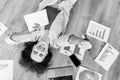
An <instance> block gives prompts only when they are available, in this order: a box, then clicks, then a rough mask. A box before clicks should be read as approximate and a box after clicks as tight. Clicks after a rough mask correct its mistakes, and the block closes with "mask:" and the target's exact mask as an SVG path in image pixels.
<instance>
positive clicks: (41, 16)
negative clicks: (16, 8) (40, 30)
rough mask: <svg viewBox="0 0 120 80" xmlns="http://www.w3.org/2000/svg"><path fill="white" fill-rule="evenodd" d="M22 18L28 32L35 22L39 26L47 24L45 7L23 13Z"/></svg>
mask: <svg viewBox="0 0 120 80" xmlns="http://www.w3.org/2000/svg"><path fill="white" fill-rule="evenodd" d="M24 19H25V22H26V24H27V26H28V30H29V31H30V32H31V31H33V30H34V29H33V27H34V26H35V23H37V24H39V25H40V26H41V27H44V26H45V25H47V24H49V20H48V16H47V11H46V9H44V10H41V11H38V12H34V13H31V14H27V15H24Z"/></svg>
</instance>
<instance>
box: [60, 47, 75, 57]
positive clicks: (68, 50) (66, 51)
mask: <svg viewBox="0 0 120 80" xmlns="http://www.w3.org/2000/svg"><path fill="white" fill-rule="evenodd" d="M74 48H75V45H68V46H61V48H60V53H62V54H65V55H67V56H69V55H71V54H73V52H74Z"/></svg>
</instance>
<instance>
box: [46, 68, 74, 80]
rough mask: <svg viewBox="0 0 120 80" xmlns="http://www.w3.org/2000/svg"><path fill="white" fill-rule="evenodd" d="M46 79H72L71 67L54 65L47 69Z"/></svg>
mask: <svg viewBox="0 0 120 80" xmlns="http://www.w3.org/2000/svg"><path fill="white" fill-rule="evenodd" d="M47 80H73V67H72V66H65V67H56V68H50V69H48V70H47Z"/></svg>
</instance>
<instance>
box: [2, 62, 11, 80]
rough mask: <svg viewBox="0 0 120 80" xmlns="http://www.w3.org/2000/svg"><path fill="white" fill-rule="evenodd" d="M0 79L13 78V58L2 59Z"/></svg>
mask: <svg viewBox="0 0 120 80" xmlns="http://www.w3.org/2000/svg"><path fill="white" fill-rule="evenodd" d="M0 80H13V60H0Z"/></svg>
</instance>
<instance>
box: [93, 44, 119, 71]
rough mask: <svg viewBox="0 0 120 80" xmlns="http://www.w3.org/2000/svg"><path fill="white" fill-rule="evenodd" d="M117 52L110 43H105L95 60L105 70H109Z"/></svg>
mask: <svg viewBox="0 0 120 80" xmlns="http://www.w3.org/2000/svg"><path fill="white" fill-rule="evenodd" d="M118 55H119V52H118V51H117V50H116V49H115V48H113V47H112V46H111V45H110V44H108V43H106V45H105V46H104V48H103V49H102V51H101V52H100V54H99V55H98V56H97V58H96V59H95V61H96V62H97V63H98V64H99V65H101V66H102V67H103V68H104V69H105V70H107V71H108V70H109V68H110V67H111V66H112V64H113V62H114V61H115V60H116V58H117V56H118Z"/></svg>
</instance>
